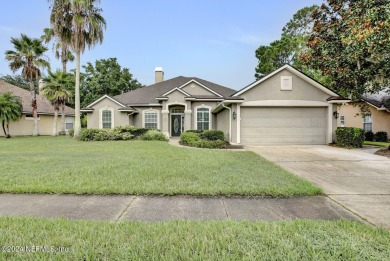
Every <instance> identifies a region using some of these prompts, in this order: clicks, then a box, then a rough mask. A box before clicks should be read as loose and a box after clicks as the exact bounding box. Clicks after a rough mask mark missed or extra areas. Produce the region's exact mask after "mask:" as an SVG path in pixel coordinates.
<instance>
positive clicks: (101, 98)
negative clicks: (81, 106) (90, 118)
mask: <svg viewBox="0 0 390 261" xmlns="http://www.w3.org/2000/svg"><path fill="white" fill-rule="evenodd" d="M104 99H109V100H111V101H113V102H115V103H116V104H118V105H119V106H122V107H126V106H125V105H124V104H122V103H120V102H118V101H117V100H115V99H114V98H112V97H110V96H108V95H107V94H106V95H103V96H102V97H100V98H99V99H97V100H96V101H94V102H93V103H91V104H89V105H88V106H87V107H86V108H91V107H92V106H94V105H95V104H97V103H99V102H100V101H102V100H104Z"/></svg>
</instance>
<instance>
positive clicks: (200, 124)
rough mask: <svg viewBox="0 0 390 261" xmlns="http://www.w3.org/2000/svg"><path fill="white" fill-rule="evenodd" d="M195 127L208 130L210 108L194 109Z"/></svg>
mask: <svg viewBox="0 0 390 261" xmlns="http://www.w3.org/2000/svg"><path fill="white" fill-rule="evenodd" d="M196 129H197V130H209V129H210V109H209V108H198V109H197V110H196Z"/></svg>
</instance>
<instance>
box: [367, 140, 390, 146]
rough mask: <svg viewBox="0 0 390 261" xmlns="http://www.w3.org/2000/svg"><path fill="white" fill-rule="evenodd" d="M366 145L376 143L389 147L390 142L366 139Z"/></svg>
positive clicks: (375, 144) (376, 144)
mask: <svg viewBox="0 0 390 261" xmlns="http://www.w3.org/2000/svg"><path fill="white" fill-rule="evenodd" d="M364 145H374V146H380V147H389V146H390V142H377V141H365V142H364Z"/></svg>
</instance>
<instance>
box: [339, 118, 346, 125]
mask: <svg viewBox="0 0 390 261" xmlns="http://www.w3.org/2000/svg"><path fill="white" fill-rule="evenodd" d="M340 127H345V117H344V116H340Z"/></svg>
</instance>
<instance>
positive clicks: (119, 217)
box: [115, 197, 138, 222]
mask: <svg viewBox="0 0 390 261" xmlns="http://www.w3.org/2000/svg"><path fill="white" fill-rule="evenodd" d="M136 198H138V197H133V199H132V200H131V201H130V202H129V204H127V205H126V207H125V208H124V209H123V211H122V212H121V213H120V214H119V215H118V217H117V218H116V219H115V222H118V221H120V219H121V218H122V216H123V214H125V212H126V211H127V210H128V209H129V208H130V206H131V204H132V203H133V202H134V200H135V199H136Z"/></svg>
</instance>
